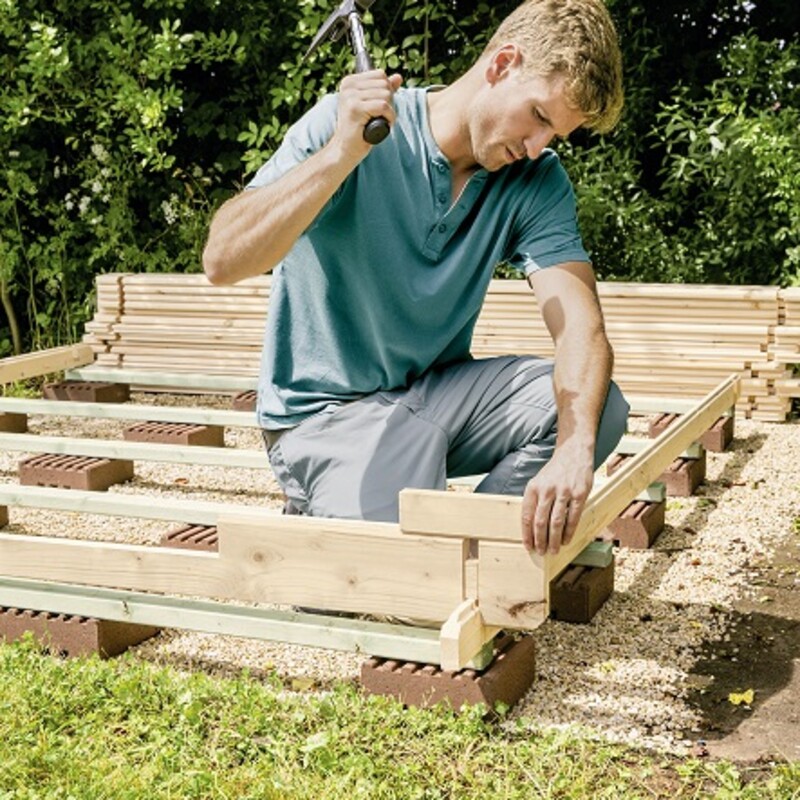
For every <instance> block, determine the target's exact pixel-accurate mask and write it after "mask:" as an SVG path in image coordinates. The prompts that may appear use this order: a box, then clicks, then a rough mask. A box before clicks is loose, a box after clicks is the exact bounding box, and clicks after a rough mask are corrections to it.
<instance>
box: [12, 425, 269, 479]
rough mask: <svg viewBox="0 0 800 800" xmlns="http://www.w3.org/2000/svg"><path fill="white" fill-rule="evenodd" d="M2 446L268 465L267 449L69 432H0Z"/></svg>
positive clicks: (214, 463) (208, 463) (195, 462)
mask: <svg viewBox="0 0 800 800" xmlns="http://www.w3.org/2000/svg"><path fill="white" fill-rule="evenodd" d="M2 450H13V451H16V452H23V453H59V454H61V453H63V454H65V455H71V456H92V457H96V458H121V459H129V460H131V461H158V462H162V463H167V464H192V465H198V464H202V465H204V466H217V467H239V468H244V469H261V470H266V469H269V461H268V460H267V454H266V451H259V450H238V449H235V448H232V447H200V446H197V445H187V446H177V445H172V444H158V443H150V442H125V441H119V440H116V439H70V438H68V437H66V436H39V435H38V434H35V433H0V451H2Z"/></svg>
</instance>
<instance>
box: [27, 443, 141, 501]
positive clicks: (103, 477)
mask: <svg viewBox="0 0 800 800" xmlns="http://www.w3.org/2000/svg"><path fill="white" fill-rule="evenodd" d="M132 477H133V461H127V460H123V459H109V458H93V457H90V456H68V455H52V454H49V453H43V454H41V455H37V456H32V457H31V458H26V459H25V460H24V461H20V463H19V482H20V483H21V484H23V485H26V486H56V487H58V488H59V489H83V490H86V491H98V492H102V491H105V490H106V489H108V487H109V486H112V485H113V484H115V483H123V482H124V481H127V480H130V479H131V478H132Z"/></svg>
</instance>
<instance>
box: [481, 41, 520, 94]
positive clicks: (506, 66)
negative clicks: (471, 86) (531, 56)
mask: <svg viewBox="0 0 800 800" xmlns="http://www.w3.org/2000/svg"><path fill="white" fill-rule="evenodd" d="M521 61H522V53H521V52H520V49H519V47H517V45H515V44H513V43H511V42H509V43H508V44H504V45H502V47H498V48H497V50H495V51H494V53H492V57H491V59H490V60H489V63H488V65H487V66H486V80H487V81H488V82H489V83H491V84H494V83H496V82H497V81H499V80H502V79H503V78H504V77H506V76H507V75H508V74H509V73H510V72H511V70H512V69H514V68H515V67H518V66H519V64H520V62H521Z"/></svg>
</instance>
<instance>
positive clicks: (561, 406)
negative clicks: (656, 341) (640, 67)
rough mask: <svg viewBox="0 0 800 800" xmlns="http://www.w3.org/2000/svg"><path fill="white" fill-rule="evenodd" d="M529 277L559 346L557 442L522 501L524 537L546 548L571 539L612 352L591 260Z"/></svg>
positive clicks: (588, 478) (585, 492)
mask: <svg viewBox="0 0 800 800" xmlns="http://www.w3.org/2000/svg"><path fill="white" fill-rule="evenodd" d="M529 280H530V284H531V286H532V287H533V290H534V292H535V293H536V298H537V300H538V303H539V308H540V310H541V313H542V316H543V317H544V321H545V323H546V324H547V327H548V330H549V331H550V334H551V336H552V337H553V341H554V342H555V346H556V349H555V373H554V385H555V395H556V405H557V408H558V435H557V439H556V448H555V452H554V454H553V457H552V458H551V459H550V461H549V462H548V463H547V464H546V465H545V466H544V467H543V468H542V470H541V471H540V472H539V474H538V475H537V476H536V477H535V478H533V479H531V481H530V482H529V483H528V486H527V487H526V489H525V495H524V497H523V502H522V538H523V542H524V543H525V546H526V547H528V548H529V549H535V550H536V551H537V552H538V553H540V554H542V555H543V554H544V553H545V552H546V551H547V549H548V548H549V549H550V551H551V552H557V551H558V550H559V548H560V547H561V545H562V544H567V543H568V542H569V541H570V540H571V539H572V536H573V535H574V533H575V529H576V528H577V526H578V520H579V519H580V516H581V513H582V512H583V508H584V505H585V504H586V500H587V498H588V496H589V492H590V491H591V489H592V483H593V480H594V453H595V442H596V439H597V427H598V423H599V421H600V415H601V413H602V411H603V406H604V404H605V399H606V394H607V393H608V386H609V381H610V379H611V370H612V366H613V360H614V359H613V351H612V349H611V345H610V344H609V342H608V339H607V337H606V333H605V328H604V325H603V315H602V311H601V309H600V303H599V300H598V297H597V289H596V285H595V279H594V273H593V271H592V268H591V266H590V265H589V264H587V263H582V262H570V263H567V264H562V265H560V266H557V267H550V268H548V269H543V270H540V271H539V272H535V273H533V274H532V275H531V276H530V278H529Z"/></svg>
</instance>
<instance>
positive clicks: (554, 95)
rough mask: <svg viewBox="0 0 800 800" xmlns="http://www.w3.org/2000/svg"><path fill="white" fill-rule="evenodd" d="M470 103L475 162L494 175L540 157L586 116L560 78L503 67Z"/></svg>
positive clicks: (567, 134)
mask: <svg viewBox="0 0 800 800" xmlns="http://www.w3.org/2000/svg"><path fill="white" fill-rule="evenodd" d="M493 78H494V79H490V80H489V81H487V83H486V85H485V87H484V90H483V92H481V93H480V94H479V95H477V96H476V98H475V101H474V102H473V104H472V112H471V114H470V118H469V122H468V127H469V136H470V142H471V147H472V152H473V155H474V157H475V161H476V162H477V163H478V164H480V165H481V166H482V167H484V168H485V169H487V170H489V171H495V170H498V169H501V168H502V167H504V166H506V165H508V164H511V163H513V162H514V161H517V160H519V159H522V158H530V159H535V158H538V157H539V155H540V154H541V152H542V150H543V149H544V148H545V147H547V145H548V144H549V143H550V142H551V141H552V139H553V138H554V137H556V136H558V137H563V138H566V137H567V136H569V134H570V133H572V131H574V130H575V129H576V128H578V127H580V126H581V124H583V122H584V121H585V119H586V118H585V116H584V115H583V114H582V113H581V112H580V111H576V110H575V109H574V108H571V107H570V106H569V105H568V104H567V101H566V98H565V97H564V78H563V77H562V76H560V75H555V76H551V77H541V76H531V77H526V76H523V75H522V74H521V72H520V70H519V69H518V68H516V67H514V66H508V67H506V68H503V67H501V68H500V70H499V71H498V74H497V75H496V76H493Z"/></svg>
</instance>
